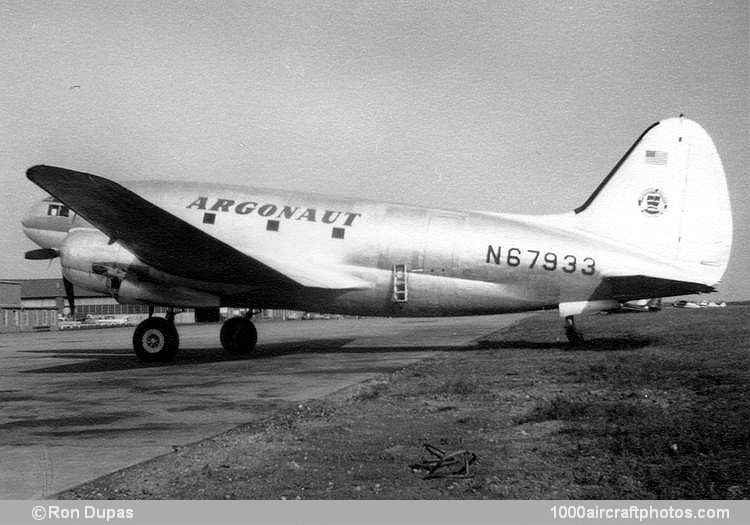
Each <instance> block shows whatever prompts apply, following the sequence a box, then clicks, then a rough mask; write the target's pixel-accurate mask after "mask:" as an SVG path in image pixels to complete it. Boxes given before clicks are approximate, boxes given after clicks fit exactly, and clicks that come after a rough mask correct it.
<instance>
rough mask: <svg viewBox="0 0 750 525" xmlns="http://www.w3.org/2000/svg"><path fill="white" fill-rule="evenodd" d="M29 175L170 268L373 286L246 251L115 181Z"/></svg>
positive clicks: (49, 169) (242, 279)
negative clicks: (221, 239) (189, 222)
mask: <svg viewBox="0 0 750 525" xmlns="http://www.w3.org/2000/svg"><path fill="white" fill-rule="evenodd" d="M26 176H27V177H28V178H29V180H31V181H32V182H33V183H35V184H36V185H38V186H39V187H41V188H42V189H44V190H45V191H47V192H48V193H50V194H51V195H52V196H54V197H56V198H58V199H59V200H60V201H62V202H63V203H65V204H66V205H67V206H69V207H70V208H71V209H73V210H74V211H75V212H76V213H78V214H79V215H80V216H81V217H83V218H84V219H86V220H87V221H88V222H90V223H91V224H92V225H94V226H95V227H96V228H98V229H99V230H101V231H102V232H103V233H104V234H106V235H107V236H109V237H110V239H113V240H115V241H118V242H120V243H121V244H122V245H123V246H125V247H126V248H127V249H128V250H130V251H131V252H132V253H133V254H135V255H136V256H137V257H138V258H139V259H140V260H141V261H143V262H144V263H146V264H148V265H149V266H152V267H154V268H156V269H158V270H161V271H163V272H166V273H170V274H173V275H177V276H180V277H185V278H188V279H195V280H198V281H209V282H217V283H238V284H247V285H270V284H273V285H276V286H278V285H282V286H283V285H291V286H295V285H297V286H304V287H310V288H326V289H338V290H346V289H363V288H369V287H370V284H369V283H367V282H366V281H363V280H361V279H358V278H356V277H353V276H350V275H348V274H346V273H343V272H337V271H335V270H331V269H328V268H319V267H318V268H316V267H314V266H308V265H305V266H304V267H302V266H300V265H299V264H295V263H294V262H292V261H279V260H273V259H272V258H269V257H266V256H263V255H262V254H258V255H257V256H253V255H249V254H245V253H242V252H241V251H239V250H237V249H235V248H233V247H232V246H229V245H228V244H226V243H224V242H222V241H220V240H219V239H216V238H215V237H212V236H211V235H209V234H207V233H206V232H204V231H202V230H200V229H198V228H196V227H195V226H193V225H191V224H188V223H187V222H185V221H183V220H182V219H180V218H178V217H176V216H174V215H172V214H171V213H169V212H167V211H165V210H164V209H162V208H160V207H159V206H156V205H154V204H152V203H150V202H149V201H147V200H145V199H144V198H142V197H140V196H139V195H137V194H136V193H134V192H132V191H130V190H128V189H126V188H124V187H123V186H121V185H119V184H117V183H115V182H112V181H111V180H108V179H105V178H102V177H98V176H96V175H90V174H88V173H82V172H79V171H72V170H67V169H64V168H57V167H53V166H34V167H32V168H29V170H28V171H27V172H26Z"/></svg>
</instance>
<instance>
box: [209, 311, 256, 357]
mask: <svg viewBox="0 0 750 525" xmlns="http://www.w3.org/2000/svg"><path fill="white" fill-rule="evenodd" d="M219 339H221V346H223V347H224V349H225V350H227V351H228V352H231V353H233V354H246V353H249V352H252V351H253V350H255V344H256V343H257V342H258V331H257V330H256V329H255V325H254V324H253V322H252V321H251V320H250V319H246V318H244V317H232V318H231V319H227V320H226V321H224V324H223V325H221V331H220V332H219Z"/></svg>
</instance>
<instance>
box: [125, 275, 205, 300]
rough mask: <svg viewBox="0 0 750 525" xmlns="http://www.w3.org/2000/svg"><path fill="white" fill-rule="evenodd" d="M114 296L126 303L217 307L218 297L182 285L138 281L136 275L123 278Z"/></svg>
mask: <svg viewBox="0 0 750 525" xmlns="http://www.w3.org/2000/svg"><path fill="white" fill-rule="evenodd" d="M116 297H117V300H118V301H119V302H121V303H126V304H127V303H131V304H133V303H147V304H158V305H162V306H183V307H192V308H218V307H219V298H218V297H217V296H216V295H213V294H210V293H206V292H201V291H198V290H193V289H191V288H186V287H184V286H170V285H167V284H161V283H152V282H147V281H140V280H138V279H137V278H136V277H127V278H125V280H123V281H122V282H121V283H120V287H119V290H117V295H116Z"/></svg>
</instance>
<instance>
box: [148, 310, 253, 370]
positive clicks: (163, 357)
mask: <svg viewBox="0 0 750 525" xmlns="http://www.w3.org/2000/svg"><path fill="white" fill-rule="evenodd" d="M153 313H154V312H153V308H149V317H148V318H146V319H144V320H143V321H141V323H140V324H139V325H138V326H137V327H136V328H135V333H133V350H135V355H137V356H138V359H140V360H141V361H143V362H144V363H166V362H168V361H172V360H173V359H174V357H175V356H176V355H177V350H178V349H179V347H180V336H179V335H178V333H177V328H175V325H174V316H175V312H174V310H169V311H168V312H167V316H166V317H154V316H153ZM251 316H252V314H250V315H249V316H245V317H232V318H231V319H227V320H226V321H224V324H223V325H222V326H221V331H220V332H219V337H220V339H221V346H223V347H224V349H225V350H227V351H229V352H231V353H233V354H246V353H250V352H252V351H253V350H255V344H256V343H257V342H258V331H257V330H256V329H255V325H254V324H253V322H252V321H251V320H250V317H251Z"/></svg>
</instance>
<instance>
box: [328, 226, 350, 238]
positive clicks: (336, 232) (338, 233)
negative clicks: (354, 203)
mask: <svg viewBox="0 0 750 525" xmlns="http://www.w3.org/2000/svg"><path fill="white" fill-rule="evenodd" d="M345 232H346V230H345V229H344V228H334V229H333V231H332V232H331V237H333V238H334V239H343V238H344V233H345Z"/></svg>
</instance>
